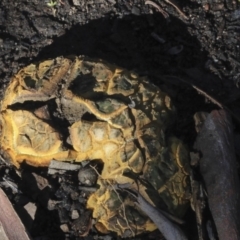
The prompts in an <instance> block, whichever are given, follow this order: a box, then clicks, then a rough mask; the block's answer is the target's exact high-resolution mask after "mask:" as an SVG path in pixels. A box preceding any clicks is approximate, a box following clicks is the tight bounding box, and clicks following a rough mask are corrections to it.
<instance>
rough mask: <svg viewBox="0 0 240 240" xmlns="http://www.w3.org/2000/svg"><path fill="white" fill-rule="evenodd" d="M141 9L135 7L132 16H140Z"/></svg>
mask: <svg viewBox="0 0 240 240" xmlns="http://www.w3.org/2000/svg"><path fill="white" fill-rule="evenodd" d="M140 13H141V12H140V9H139V8H137V7H135V6H133V7H132V14H134V15H140Z"/></svg>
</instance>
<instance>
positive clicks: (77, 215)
mask: <svg viewBox="0 0 240 240" xmlns="http://www.w3.org/2000/svg"><path fill="white" fill-rule="evenodd" d="M71 218H72V219H73V220H75V219H77V218H79V213H78V211H77V210H73V211H72V213H71Z"/></svg>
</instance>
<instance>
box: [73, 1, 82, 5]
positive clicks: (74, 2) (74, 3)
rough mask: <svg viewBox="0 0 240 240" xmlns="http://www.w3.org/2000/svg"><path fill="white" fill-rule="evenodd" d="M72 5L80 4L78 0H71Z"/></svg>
mask: <svg viewBox="0 0 240 240" xmlns="http://www.w3.org/2000/svg"><path fill="white" fill-rule="evenodd" d="M73 5H74V6H81V4H80V1H79V0H73Z"/></svg>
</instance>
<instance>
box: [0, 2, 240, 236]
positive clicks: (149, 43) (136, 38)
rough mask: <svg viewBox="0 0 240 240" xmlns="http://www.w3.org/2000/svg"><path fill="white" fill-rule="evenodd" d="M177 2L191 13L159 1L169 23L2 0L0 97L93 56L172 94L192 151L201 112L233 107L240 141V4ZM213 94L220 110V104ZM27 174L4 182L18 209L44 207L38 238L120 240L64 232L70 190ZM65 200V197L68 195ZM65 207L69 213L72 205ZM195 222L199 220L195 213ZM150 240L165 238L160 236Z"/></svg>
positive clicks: (74, 5)
mask: <svg viewBox="0 0 240 240" xmlns="http://www.w3.org/2000/svg"><path fill="white" fill-rule="evenodd" d="M147 2H149V1H147ZM147 2H146V3H147ZM170 2H171V3H174V4H175V6H177V8H178V9H180V10H181V11H182V12H183V13H184V14H181V13H180V11H178V10H177V8H175V7H173V6H172V5H171V4H169V3H167V2H166V1H157V0H156V1H155V3H156V4H157V5H158V6H160V7H161V8H162V9H163V10H164V11H165V13H168V14H169V17H166V14H163V13H161V12H159V10H158V8H156V7H154V6H153V5H150V4H145V2H144V1H143V0H142V1H140V0H132V1H131V0H129V1H127V0H119V1H118V0H88V1H86V0H84V1H83V0H61V1H60V0H56V2H55V1H54V0H53V2H50V1H48V0H45V1H44V0H19V1H7V0H2V1H1V2H0V86H1V87H0V97H2V96H3V93H4V90H5V88H6V86H7V84H8V82H9V81H10V79H11V76H12V75H14V74H15V73H16V72H17V71H18V70H19V69H20V68H22V67H23V66H26V65H28V64H29V63H32V62H36V61H41V60H46V59H49V58H54V57H57V56H69V55H86V56H89V57H93V58H102V59H104V60H107V61H108V62H112V63H115V64H117V65H119V66H121V67H124V68H127V69H129V70H135V71H136V72H138V73H139V74H140V75H147V76H148V77H149V78H150V80H151V81H152V82H153V83H155V84H156V85H158V86H160V87H161V88H162V89H163V90H164V91H167V92H168V94H170V96H171V97H172V98H173V100H174V103H175V105H176V107H177V109H178V119H177V121H176V124H175V127H174V131H175V134H176V135H177V136H178V137H180V138H181V139H182V140H183V141H184V142H185V143H187V144H188V145H189V148H190V149H191V148H192V146H193V142H194V139H195V137H196V133H195V129H194V121H193V114H194V113H195V112H197V111H202V110H204V111H210V110H211V109H218V108H219V106H223V107H224V108H226V107H227V108H228V109H229V110H230V111H231V113H232V116H233V117H234V119H235V120H234V124H235V133H236V136H239V135H237V134H238V131H239V120H238V119H240V92H239V85H240V24H239V19H240V9H239V4H240V3H239V2H238V1H234V0H233V1H230V0H226V1H223V0H215V1H210V0H209V1H207V0H203V1H187V0H184V1H181V2H180V1H179V2H175V1H174V2H173V1H170ZM51 3H52V4H51ZM50 5H52V6H50ZM193 85H194V86H197V87H198V89H200V90H202V91H203V92H204V93H205V96H204V95H202V94H199V92H200V91H199V90H195V89H194V88H193V87H192V86H193ZM206 94H207V95H208V96H211V97H212V98H214V99H215V100H217V101H218V103H219V105H218V106H217V105H216V104H213V103H212V102H213V101H212V99H209V97H208V96H207V97H206ZM236 138H239V137H236ZM24 169H25V170H24V171H23V172H25V173H27V174H28V175H26V176H27V177H26V179H27V181H25V180H24V179H25V178H19V176H18V175H17V174H16V172H15V170H14V169H13V168H11V167H6V165H5V164H3V165H1V169H0V177H1V181H3V180H2V177H4V176H5V177H6V176H8V177H10V179H11V181H12V182H15V183H17V184H18V189H19V191H20V193H19V192H17V193H16V192H15V193H14V191H13V190H12V189H11V188H9V187H7V188H5V191H6V192H7V193H8V196H9V198H10V199H11V200H12V202H13V203H14V205H16V206H23V203H22V202H21V203H19V200H18V199H21V200H22V201H23V200H24V201H23V202H24V203H25V202H27V201H30V202H34V203H36V205H37V210H36V214H35V219H34V220H33V221H32V222H31V224H29V225H28V230H29V232H30V234H31V235H32V237H33V239H81V238H82V239H83V238H84V239H96V238H98V239H113V238H114V235H111V234H109V235H106V236H99V234H98V233H97V232H96V231H95V230H94V229H93V230H91V232H90V234H89V235H88V236H85V237H78V236H75V233H69V232H67V233H66V226H62V225H63V224H62V223H63V222H66V221H63V222H61V221H62V220H61V218H59V214H58V212H57V211H56V210H52V211H50V210H49V209H48V207H47V202H48V200H49V199H52V198H53V195H55V192H54V191H58V193H59V191H60V190H61V189H62V188H63V186H62V185H61V184H59V182H58V178H54V177H49V176H48V175H47V169H42V168H41V169H34V168H30V167H28V166H27V167H25V168H24ZM35 171H36V172H37V174H38V175H40V176H42V177H44V178H46V181H47V180H48V181H50V184H49V185H48V186H47V187H46V186H45V187H44V188H43V189H40V188H39V186H37V184H34V182H35V181H32V180H31V179H33V176H34V174H33V173H34V172H35ZM22 174H23V173H22ZM70 175H71V174H70ZM22 176H23V175H22ZM61 178H62V179H65V180H66V181H67V182H69V184H70V185H69V186H71V184H72V182H74V179H75V178H74V177H73V176H68V175H67V176H65V177H63V176H62V177H61ZM69 179H70V180H69ZM72 179H73V180H72ZM65 180H64V181H63V182H65ZM29 182H32V183H31V185H29V184H30V183H29ZM37 182H38V181H37ZM29 186H32V187H31V188H30V187H29ZM49 186H51V188H52V189H49ZM69 188H70V187H69ZM59 189H60V190H59ZM60 192H61V191H60ZM22 193H23V194H22ZM59 194H60V193H59ZM19 196H21V197H19ZM59 196H60V197H62V198H64V197H65V193H64V191H63V192H61V194H60V195H59ZM84 197H85V196H84ZM66 199H67V198H66ZM82 200H83V202H84V198H82ZM64 203H66V204H65V205H66V206H67V207H69V206H68V204H67V200H66V202H64ZM66 206H65V207H66ZM62 217H63V218H64V216H62ZM187 217H189V218H190V219H191V218H192V213H191V212H190V213H188V215H187ZM187 217H186V218H187ZM60 227H61V228H60ZM64 227H65V228H64ZM63 229H65V230H64V231H63ZM186 231H187V232H188V235H189V236H192V237H191V239H194V236H195V235H196V227H194V226H190V227H186ZM149 236H150V237H152V238H153V239H154V238H156V236H157V237H159V235H158V233H157V234H156V236H155V235H148V237H149ZM138 239H141V238H138Z"/></svg>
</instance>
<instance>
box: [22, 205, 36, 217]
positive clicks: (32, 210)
mask: <svg viewBox="0 0 240 240" xmlns="http://www.w3.org/2000/svg"><path fill="white" fill-rule="evenodd" d="M24 209H25V210H26V211H27V213H28V214H29V215H30V216H31V218H32V220H34V219H35V213H36V210H37V207H36V205H35V204H34V203H32V202H29V203H28V204H26V205H25V206H24Z"/></svg>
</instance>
